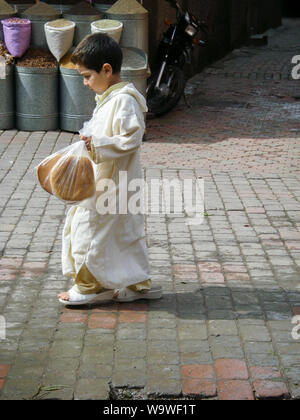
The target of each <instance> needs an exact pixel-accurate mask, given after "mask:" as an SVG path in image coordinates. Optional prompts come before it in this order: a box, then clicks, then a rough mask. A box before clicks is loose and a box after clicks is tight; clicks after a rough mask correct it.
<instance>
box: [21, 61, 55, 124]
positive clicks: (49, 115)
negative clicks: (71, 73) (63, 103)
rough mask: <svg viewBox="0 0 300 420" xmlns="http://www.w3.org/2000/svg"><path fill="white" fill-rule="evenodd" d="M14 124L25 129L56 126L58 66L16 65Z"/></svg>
mask: <svg viewBox="0 0 300 420" xmlns="http://www.w3.org/2000/svg"><path fill="white" fill-rule="evenodd" d="M15 69H16V70H15V77H16V125H17V128H18V129H19V130H24V131H36V130H37V131H46V130H56V129H57V128H58V68H57V67H56V68H37V67H21V66H16V68H15Z"/></svg>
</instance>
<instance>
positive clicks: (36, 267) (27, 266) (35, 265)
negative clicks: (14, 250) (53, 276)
mask: <svg viewBox="0 0 300 420" xmlns="http://www.w3.org/2000/svg"><path fill="white" fill-rule="evenodd" d="M22 268H23V269H24V270H29V271H38V272H40V271H41V270H43V271H45V268H46V263H45V262H43V261H27V262H25V263H24V264H23V267H22Z"/></svg>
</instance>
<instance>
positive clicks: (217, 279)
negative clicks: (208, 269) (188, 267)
mask: <svg viewBox="0 0 300 420" xmlns="http://www.w3.org/2000/svg"><path fill="white" fill-rule="evenodd" d="M200 276H201V283H209V284H217V283H224V276H223V274H222V273H204V272H203V273H201V275H200Z"/></svg>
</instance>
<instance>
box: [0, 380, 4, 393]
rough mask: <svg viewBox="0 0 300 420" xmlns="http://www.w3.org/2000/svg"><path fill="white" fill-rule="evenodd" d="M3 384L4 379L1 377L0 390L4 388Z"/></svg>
mask: <svg viewBox="0 0 300 420" xmlns="http://www.w3.org/2000/svg"><path fill="white" fill-rule="evenodd" d="M3 385H4V379H0V391H1V389H2V388H3Z"/></svg>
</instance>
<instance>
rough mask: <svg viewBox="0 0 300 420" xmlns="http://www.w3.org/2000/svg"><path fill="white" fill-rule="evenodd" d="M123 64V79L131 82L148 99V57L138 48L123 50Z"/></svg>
mask: <svg viewBox="0 0 300 420" xmlns="http://www.w3.org/2000/svg"><path fill="white" fill-rule="evenodd" d="M122 52H123V64H122V69H121V78H122V80H123V81H124V82H131V83H133V84H134V85H135V87H136V88H137V90H138V91H139V92H140V93H141V94H142V95H144V97H146V89H147V78H148V56H147V54H146V53H145V52H144V51H142V50H140V49H138V48H122Z"/></svg>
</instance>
